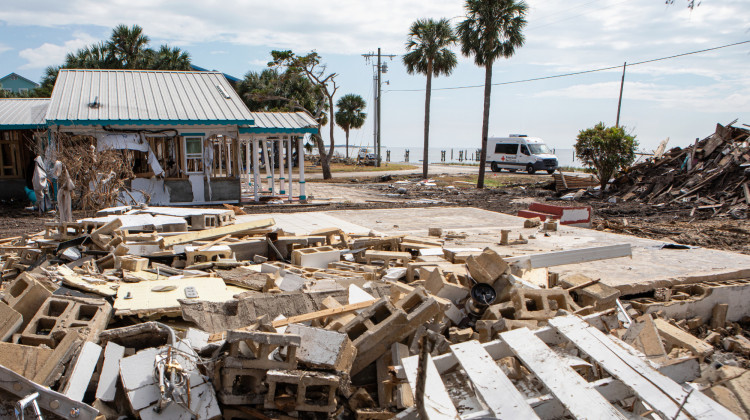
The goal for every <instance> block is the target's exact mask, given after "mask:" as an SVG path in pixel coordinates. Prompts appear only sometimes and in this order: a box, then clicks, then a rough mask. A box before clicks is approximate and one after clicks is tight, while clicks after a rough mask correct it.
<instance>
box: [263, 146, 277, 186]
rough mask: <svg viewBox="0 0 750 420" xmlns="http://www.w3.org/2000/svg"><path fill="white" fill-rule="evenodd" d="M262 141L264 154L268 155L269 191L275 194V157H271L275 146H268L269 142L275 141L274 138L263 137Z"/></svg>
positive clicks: (267, 179) (267, 177) (267, 178)
mask: <svg viewBox="0 0 750 420" xmlns="http://www.w3.org/2000/svg"><path fill="white" fill-rule="evenodd" d="M261 141H262V142H263V154H264V155H266V182H267V183H268V192H269V193H271V195H273V194H274V189H275V188H274V182H273V157H271V149H273V147H268V146H269V143H271V142H273V140H268V139H263V140H261Z"/></svg>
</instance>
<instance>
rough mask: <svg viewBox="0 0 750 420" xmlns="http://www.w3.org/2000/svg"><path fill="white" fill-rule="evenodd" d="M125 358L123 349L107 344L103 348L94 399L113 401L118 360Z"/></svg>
mask: <svg viewBox="0 0 750 420" xmlns="http://www.w3.org/2000/svg"><path fill="white" fill-rule="evenodd" d="M124 356H125V347H123V346H121V345H119V344H116V343H113V342H109V343H107V345H106V347H104V363H103V364H102V371H101V372H100V373H99V382H98V384H97V386H96V398H97V399H99V400H102V401H106V402H111V401H114V399H115V391H116V390H117V382H118V380H119V379H120V360H121V359H122V358H123V357H124Z"/></svg>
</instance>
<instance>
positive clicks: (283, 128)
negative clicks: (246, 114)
mask: <svg viewBox="0 0 750 420" xmlns="http://www.w3.org/2000/svg"><path fill="white" fill-rule="evenodd" d="M252 115H253V120H255V124H253V125H251V126H247V127H241V128H240V132H242V133H296V134H299V133H305V132H308V133H309V132H313V131H316V130H317V127H318V122H317V121H315V119H313V118H312V117H310V116H309V115H308V114H307V113H305V112H253V113H252Z"/></svg>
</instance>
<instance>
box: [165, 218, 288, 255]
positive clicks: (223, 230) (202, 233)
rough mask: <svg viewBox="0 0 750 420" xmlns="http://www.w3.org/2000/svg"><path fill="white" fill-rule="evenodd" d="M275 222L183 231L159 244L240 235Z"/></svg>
mask: <svg viewBox="0 0 750 420" xmlns="http://www.w3.org/2000/svg"><path fill="white" fill-rule="evenodd" d="M274 224H275V222H274V220H273V219H262V220H254V221H252V222H246V223H239V224H235V225H228V226H221V227H217V228H213V229H206V230H199V231H195V232H189V233H183V234H180V235H173V236H165V237H163V238H161V239H160V240H159V246H160V247H161V248H162V249H166V248H169V247H171V246H174V245H179V244H186V243H189V242H193V241H202V240H208V239H216V238H221V237H222V236H225V235H238V234H242V233H247V232H248V231H251V230H253V229H260V228H265V227H269V226H273V225H274Z"/></svg>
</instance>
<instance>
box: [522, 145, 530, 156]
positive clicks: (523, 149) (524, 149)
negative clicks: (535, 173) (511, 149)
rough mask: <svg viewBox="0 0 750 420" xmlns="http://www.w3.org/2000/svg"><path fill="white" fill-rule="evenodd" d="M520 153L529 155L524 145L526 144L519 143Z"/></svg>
mask: <svg viewBox="0 0 750 420" xmlns="http://www.w3.org/2000/svg"><path fill="white" fill-rule="evenodd" d="M521 153H523V154H524V155H526V156H528V155H529V149H528V148H527V147H526V145H525V144H522V145H521Z"/></svg>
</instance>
